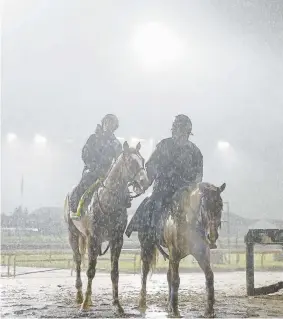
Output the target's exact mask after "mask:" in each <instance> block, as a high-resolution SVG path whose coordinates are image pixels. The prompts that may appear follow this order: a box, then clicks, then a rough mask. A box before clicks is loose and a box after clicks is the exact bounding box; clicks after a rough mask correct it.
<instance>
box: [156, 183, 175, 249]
mask: <svg viewBox="0 0 283 319" xmlns="http://www.w3.org/2000/svg"><path fill="white" fill-rule="evenodd" d="M173 193H174V192H173V190H172V189H171V188H168V189H167V188H164V189H162V191H159V192H156V194H154V196H153V200H154V201H155V205H154V212H153V218H154V219H153V220H154V225H155V228H156V242H157V243H160V242H161V241H162V230H163V224H164V219H165V215H166V214H165V210H166V209H168V203H169V202H170V201H171V199H172V195H173Z"/></svg>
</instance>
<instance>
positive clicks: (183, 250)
mask: <svg viewBox="0 0 283 319" xmlns="http://www.w3.org/2000/svg"><path fill="white" fill-rule="evenodd" d="M225 187H226V184H223V185H221V186H220V187H216V186H214V185H212V184H209V183H199V184H197V185H196V186H195V187H192V186H190V187H189V186H188V187H184V188H182V189H180V190H179V191H177V192H176V193H175V194H174V196H173V198H172V201H171V203H170V205H169V207H167V209H166V211H165V214H164V216H163V220H164V223H163V227H162V228H161V229H162V236H161V238H162V242H161V245H162V246H163V247H166V248H167V249H168V251H169V254H167V253H166V252H165V251H164V250H163V248H162V246H161V245H159V244H157V245H156V241H155V234H154V231H153V230H152V228H151V227H152V226H151V225H150V223H149V221H148V219H149V218H148V217H145V219H143V218H141V219H140V221H139V223H140V225H139V226H138V237H139V241H140V244H141V261H142V275H141V292H140V300H139V306H140V308H141V309H144V308H145V307H146V282H147V275H148V273H149V270H150V268H152V267H153V266H154V264H155V262H156V260H155V258H156V253H157V249H158V250H159V251H160V252H161V253H162V255H163V256H164V257H165V258H168V259H169V269H168V273H167V281H168V288H169V295H168V308H169V309H168V310H169V312H171V313H172V314H173V315H175V316H179V310H178V289H179V284H180V277H179V263H180V261H181V259H183V258H184V257H186V256H188V255H193V256H194V257H195V259H196V260H197V262H198V263H199V266H200V267H201V269H202V270H203V272H204V274H205V278H206V290H207V305H206V315H207V316H214V309H213V305H214V279H213V278H214V275H213V272H212V269H211V267H210V249H211V248H216V244H215V243H216V240H217V238H218V228H219V227H220V225H221V214H222V208H223V203H222V198H221V192H223V191H224V189H225ZM145 207H146V205H145ZM143 213H144V216H148V214H147V212H143ZM130 225H131V223H130ZM130 225H129V227H131V226H130ZM135 230H136V229H135ZM126 234H127V232H126Z"/></svg>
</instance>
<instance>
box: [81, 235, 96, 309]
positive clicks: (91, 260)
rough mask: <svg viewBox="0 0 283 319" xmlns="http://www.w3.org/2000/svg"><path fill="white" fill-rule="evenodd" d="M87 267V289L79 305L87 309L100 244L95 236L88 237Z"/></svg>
mask: <svg viewBox="0 0 283 319" xmlns="http://www.w3.org/2000/svg"><path fill="white" fill-rule="evenodd" d="M88 242H89V244H88V269H87V278H88V281H87V289H86V293H85V298H84V301H83V303H82V306H81V310H86V309H88V307H89V306H92V301H91V294H92V280H93V278H94V276H95V272H96V263H97V257H98V254H99V249H100V246H99V245H98V243H97V241H96V239H95V238H93V237H90V238H89V240H88Z"/></svg>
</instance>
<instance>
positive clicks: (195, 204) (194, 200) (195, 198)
mask: <svg viewBox="0 0 283 319" xmlns="http://www.w3.org/2000/svg"><path fill="white" fill-rule="evenodd" d="M200 203H201V193H200V190H199V188H196V189H195V190H193V191H192V194H191V196H190V206H191V208H192V210H193V211H194V212H196V213H197V212H198V211H199V207H200Z"/></svg>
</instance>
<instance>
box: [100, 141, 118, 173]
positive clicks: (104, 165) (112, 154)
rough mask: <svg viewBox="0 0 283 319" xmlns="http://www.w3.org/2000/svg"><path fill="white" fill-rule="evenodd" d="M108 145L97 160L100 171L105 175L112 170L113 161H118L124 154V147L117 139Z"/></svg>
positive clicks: (108, 142)
mask: <svg viewBox="0 0 283 319" xmlns="http://www.w3.org/2000/svg"><path fill="white" fill-rule="evenodd" d="M106 143H107V145H106V146H105V147H104V149H103V151H102V152H100V154H99V158H98V160H97V166H98V169H100V170H101V171H102V172H105V173H106V171H107V170H108V169H109V168H110V166H111V164H112V162H113V160H116V159H117V158H118V157H119V156H120V154H121V153H122V145H121V143H120V142H119V141H118V140H117V139H116V138H114V139H110V140H108V141H107V142H106Z"/></svg>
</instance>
